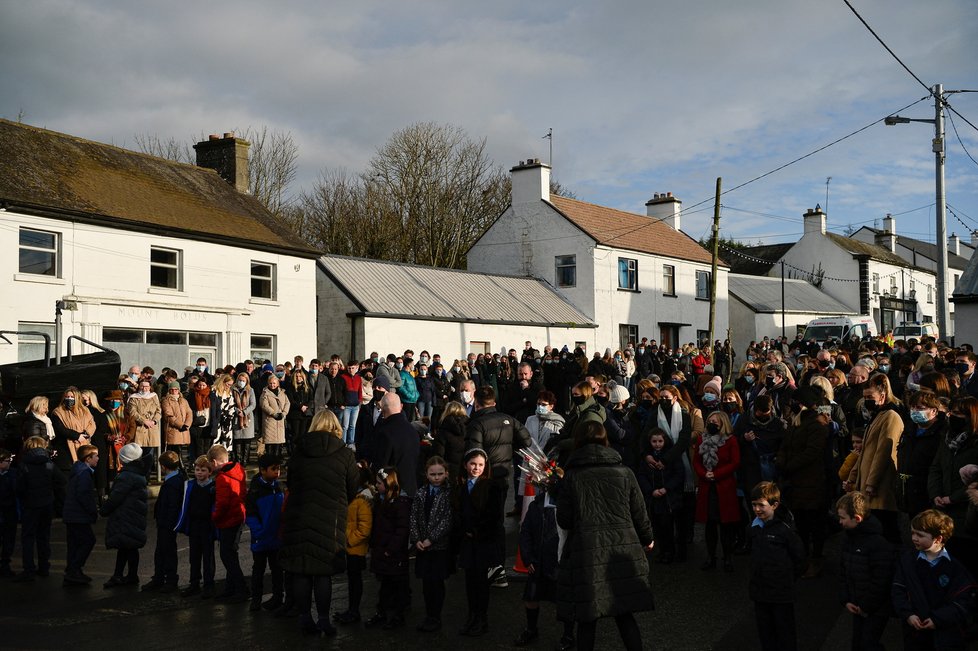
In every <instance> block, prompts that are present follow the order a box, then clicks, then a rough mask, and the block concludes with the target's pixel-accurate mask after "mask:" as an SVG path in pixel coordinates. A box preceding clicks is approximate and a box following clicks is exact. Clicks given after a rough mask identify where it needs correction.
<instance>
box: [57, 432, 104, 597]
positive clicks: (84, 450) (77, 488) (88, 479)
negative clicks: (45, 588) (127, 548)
mask: <svg viewBox="0 0 978 651" xmlns="http://www.w3.org/2000/svg"><path fill="white" fill-rule="evenodd" d="M76 454H77V457H78V461H76V462H75V463H74V465H73V466H72V467H71V477H70V478H69V479H68V491H67V493H66V494H65V505H64V509H63V511H62V515H61V520H62V521H63V522H64V523H65V533H66V536H67V540H66V542H67V548H68V555H67V559H66V561H67V562H66V564H65V578H64V582H63V583H62V585H63V586H64V587H66V588H67V587H69V586H75V585H88V584H89V583H91V582H92V577H90V576H88V575H87V574H85V573H84V572H83V571H82V570H84V569H85V561H87V560H88V556H89V554H91V553H92V549H94V548H95V532H94V531H93V530H92V525H93V524H95V521H96V520H98V495H97V494H96V492H95V476H94V475H95V467H96V466H97V465H98V463H99V456H98V448H96V447H95V446H94V445H83V446H81V447H80V448H78V450H77V452H76Z"/></svg>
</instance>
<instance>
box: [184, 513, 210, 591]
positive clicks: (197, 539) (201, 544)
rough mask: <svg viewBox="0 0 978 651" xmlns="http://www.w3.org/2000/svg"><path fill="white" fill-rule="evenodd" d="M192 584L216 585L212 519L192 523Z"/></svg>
mask: <svg viewBox="0 0 978 651" xmlns="http://www.w3.org/2000/svg"><path fill="white" fill-rule="evenodd" d="M189 532H190V535H189V536H188V537H189V538H190V585H200V579H201V565H203V570H204V571H203V578H204V585H214V569H215V568H214V566H215V563H214V530H213V528H212V527H211V523H210V521H207V522H202V523H199V524H196V525H195V524H191V525H190V530H189Z"/></svg>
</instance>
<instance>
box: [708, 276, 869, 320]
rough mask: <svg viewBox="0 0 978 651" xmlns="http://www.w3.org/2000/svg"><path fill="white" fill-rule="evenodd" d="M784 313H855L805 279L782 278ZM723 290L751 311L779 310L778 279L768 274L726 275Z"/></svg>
mask: <svg viewBox="0 0 978 651" xmlns="http://www.w3.org/2000/svg"><path fill="white" fill-rule="evenodd" d="M784 285H785V291H784V302H785V312H792V313H803V314H857V312H856V311H855V310H853V309H851V308H849V307H847V306H846V305H845V304H844V303H841V302H839V301H837V300H835V299H834V298H832V297H831V296H829V295H828V294H826V293H825V292H823V291H821V290H819V289H818V288H817V287H815V286H814V285H812V284H811V283H809V282H808V281H805V280H799V279H797V278H786V279H785V281H784ZM727 291H729V292H730V294H732V295H733V296H736V297H737V298H738V299H739V300H740V301H741V302H742V303H744V304H746V305H747V306H748V307H749V308H751V309H752V310H754V311H755V312H761V313H774V312H781V279H780V278H772V277H770V276H748V275H743V274H737V273H730V274H728V275H727Z"/></svg>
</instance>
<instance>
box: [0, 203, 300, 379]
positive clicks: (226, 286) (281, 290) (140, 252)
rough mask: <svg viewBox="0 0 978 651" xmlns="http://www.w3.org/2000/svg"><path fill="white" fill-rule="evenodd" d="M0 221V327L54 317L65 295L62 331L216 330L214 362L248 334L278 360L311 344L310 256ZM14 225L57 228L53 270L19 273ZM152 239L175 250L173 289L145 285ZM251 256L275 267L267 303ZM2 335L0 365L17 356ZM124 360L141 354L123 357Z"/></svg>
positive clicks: (13, 216) (25, 218)
mask: <svg viewBox="0 0 978 651" xmlns="http://www.w3.org/2000/svg"><path fill="white" fill-rule="evenodd" d="M0 226H2V228H0V251H3V255H0V286H2V287H3V289H2V290H0V313H2V315H0V329H4V330H16V329H17V327H18V323H19V322H37V323H52V324H53V322H54V305H55V301H57V300H62V299H64V300H69V301H74V302H75V303H76V304H77V305H78V310H77V311H65V312H64V314H63V316H62V321H63V338H67V337H68V336H69V335H73V334H74V335H80V336H82V337H85V338H86V339H90V340H92V341H94V342H96V343H102V330H103V329H104V328H131V329H154V330H176V331H192V332H207V333H216V334H217V335H218V342H219V343H218V349H217V350H216V351H215V364H219V365H222V366H223V365H224V364H228V363H237V362H239V361H241V360H243V359H245V358H246V357H248V355H249V353H250V345H251V335H252V334H262V335H273V336H275V338H276V349H275V356H276V357H277V358H278V359H281V360H285V359H291V358H292V357H293V356H294V355H297V354H302V355H305V356H307V357H308V356H309V355H310V354H311V353H312V351H314V350H315V347H316V298H315V296H316V295H315V290H316V286H315V261H314V260H311V259H306V258H299V257H295V256H288V255H279V254H273V253H267V252H263V251H259V250H249V249H246V248H241V247H233V246H225V245H219V244H210V243H206V242H199V241H194V240H188V239H181V238H171V237H159V236H155V235H145V234H142V233H137V232H133V231H123V230H117V229H112V228H106V227H103V226H93V225H87V224H78V223H71V222H67V221H61V220H56V219H48V218H44V217H33V216H29V215H20V214H17V213H13V212H9V211H8V212H4V213H3V217H2V224H0ZM20 226H25V227H29V228H34V229H37V230H42V231H47V232H52V233H57V234H58V235H59V237H60V238H61V244H60V250H61V262H60V273H59V274H58V277H48V276H37V275H31V274H21V273H19V266H18V241H19V227H20ZM151 246H160V247H166V248H171V249H176V250H179V251H181V252H182V268H183V269H182V278H183V284H182V289H180V290H172V289H161V288H155V287H150V247H151ZM252 260H255V261H261V262H265V263H270V264H274V265H275V268H276V290H277V291H276V297H275V299H274V300H270V301H269V300H264V299H257V298H252V297H251V261H252ZM11 340H12V341H13V342H14V344H15V345H8V344H5V343H3V342H0V363H8V362H14V361H17V346H16V343H17V340H16V338H15V337H11ZM189 361H190V360H183V359H174V360H172V362H171V365H172V366H174V367H179V368H182V367H183V366H184V365H186V364H187V363H188V362H189ZM131 363H137V364H138V363H141V360H126V359H123V364H131Z"/></svg>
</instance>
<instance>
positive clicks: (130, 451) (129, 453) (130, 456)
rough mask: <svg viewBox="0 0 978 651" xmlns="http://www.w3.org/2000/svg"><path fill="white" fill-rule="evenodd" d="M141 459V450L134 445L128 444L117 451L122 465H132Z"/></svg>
mask: <svg viewBox="0 0 978 651" xmlns="http://www.w3.org/2000/svg"><path fill="white" fill-rule="evenodd" d="M142 458H143V448H141V447H140V446H139V445H138V444H136V443H129V444H127V445H124V446H122V449H121V450H119V461H121V462H122V463H132V462H133V461H139V460H140V459H142Z"/></svg>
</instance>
